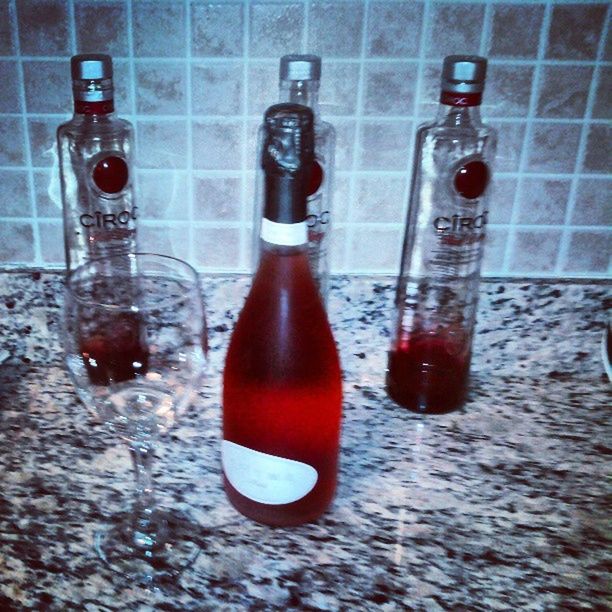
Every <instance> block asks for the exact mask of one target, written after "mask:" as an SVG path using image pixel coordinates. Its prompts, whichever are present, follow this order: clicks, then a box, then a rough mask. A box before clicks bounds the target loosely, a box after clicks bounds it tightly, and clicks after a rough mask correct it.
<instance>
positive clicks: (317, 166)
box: [253, 55, 336, 304]
mask: <svg viewBox="0 0 612 612" xmlns="http://www.w3.org/2000/svg"><path fill="white" fill-rule="evenodd" d="M320 80H321V58H320V57H318V56H317V55H284V56H283V57H281V60H280V73H279V90H280V101H281V102H291V103H294V104H302V105H304V106H308V107H309V108H310V109H311V110H312V112H313V114H314V134H315V156H314V161H313V168H312V171H311V173H310V180H309V182H308V185H307V188H306V196H307V198H306V202H307V213H308V214H307V217H306V224H307V226H308V260H309V262H310V269H311V270H312V275H313V277H314V279H315V282H316V283H317V286H318V288H319V292H320V293H321V298H322V299H323V303H324V304H326V303H327V297H328V293H329V257H330V253H329V251H330V238H331V234H330V231H331V221H332V196H333V179H334V154H335V150H336V131H335V130H334V127H333V126H332V125H331V124H330V123H328V122H327V121H323V120H322V119H321V117H320V113H319V83H320ZM263 140H264V126H261V127H260V128H259V134H258V139H257V141H258V149H257V150H258V151H259V152H261V147H262V146H263ZM256 182H257V184H256V189H255V191H256V205H255V208H254V219H253V228H254V229H253V261H254V268H255V269H256V268H257V263H258V262H259V256H260V243H259V239H260V231H261V221H262V218H263V215H262V212H263V205H264V173H263V170H262V169H259V171H258V173H257V181H256Z"/></svg>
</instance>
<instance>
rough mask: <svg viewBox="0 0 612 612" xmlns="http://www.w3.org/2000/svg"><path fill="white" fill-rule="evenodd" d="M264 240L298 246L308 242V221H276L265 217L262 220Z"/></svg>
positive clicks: (262, 236)
mask: <svg viewBox="0 0 612 612" xmlns="http://www.w3.org/2000/svg"><path fill="white" fill-rule="evenodd" d="M260 236H261V238H262V240H265V241H266V242H271V243H272V244H280V245H282V246H298V245H300V244H306V243H307V242H308V227H307V225H306V221H302V222H301V223H276V222H275V221H270V219H266V218H265V217H264V218H263V219H262V220H261V234H260Z"/></svg>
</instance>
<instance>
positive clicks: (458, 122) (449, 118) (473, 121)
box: [436, 92, 482, 128]
mask: <svg viewBox="0 0 612 612" xmlns="http://www.w3.org/2000/svg"><path fill="white" fill-rule="evenodd" d="M474 95H477V96H478V100H477V103H474V102H476V99H475V98H471V99H470V98H469V97H468V96H474ZM480 96H481V94H451V95H448V94H446V93H445V92H442V95H441V96H440V106H439V107H438V115H437V117H436V124H437V125H443V126H445V127H474V128H475V127H480V126H482V120H481V118H480ZM466 101H467V103H466Z"/></svg>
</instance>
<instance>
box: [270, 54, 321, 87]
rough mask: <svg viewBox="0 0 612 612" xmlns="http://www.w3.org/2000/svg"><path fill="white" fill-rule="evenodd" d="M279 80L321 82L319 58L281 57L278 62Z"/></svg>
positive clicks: (316, 56)
mask: <svg viewBox="0 0 612 612" xmlns="http://www.w3.org/2000/svg"><path fill="white" fill-rule="evenodd" d="M280 80H281V81H319V80H321V58H320V57H319V56H318V55H283V57H281V60H280Z"/></svg>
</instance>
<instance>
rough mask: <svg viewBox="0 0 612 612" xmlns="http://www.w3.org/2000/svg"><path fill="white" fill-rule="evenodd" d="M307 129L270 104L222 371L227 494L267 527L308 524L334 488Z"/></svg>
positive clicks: (326, 340)
mask: <svg viewBox="0 0 612 612" xmlns="http://www.w3.org/2000/svg"><path fill="white" fill-rule="evenodd" d="M312 126H313V116H312V112H311V110H310V109H309V108H307V107H305V106H302V105H298V104H289V103H284V104H278V105H275V106H272V107H270V108H269V109H268V110H267V111H266V114H265V120H264V130H265V138H264V140H263V147H262V155H261V165H262V167H263V170H264V173H265V182H264V190H265V199H264V210H263V220H262V223H261V255H260V258H259V266H258V269H257V272H256V273H255V276H254V279H253V284H252V287H251V291H250V293H249V295H248V297H247V299H246V302H245V304H244V307H243V309H242V312H241V313H240V316H239V318H238V321H237V323H236V327H235V329H234V331H233V334H232V337H231V341H230V346H229V350H228V353H227V358H226V362H225V370H224V374H223V442H222V447H221V448H222V464H223V478H224V485H225V491H226V493H227V496H228V498H229V500H230V501H231V503H232V504H233V505H234V506H235V508H236V509H237V510H238V511H239V512H241V513H242V514H244V515H245V516H247V517H249V518H251V519H253V520H255V521H258V522H260V523H265V524H269V525H285V526H286V525H298V524H301V523H305V522H310V521H314V520H315V519H316V518H317V517H319V516H320V515H321V514H322V513H323V512H324V511H325V509H326V508H327V507H328V505H329V504H330V502H331V500H332V497H333V494H334V490H335V487H336V474H337V468H338V448H339V439H340V420H341V410H342V383H341V373H340V363H339V359H338V353H337V350H336V345H335V343H334V338H333V336H332V332H331V329H330V326H329V322H328V320H327V315H326V312H325V309H324V307H323V303H322V301H321V298H320V295H319V292H318V290H317V286H316V283H315V281H314V279H313V275H312V271H311V269H310V265H309V261H308V233H307V232H308V229H307V220H306V219H307V216H308V213H307V208H306V207H307V201H306V200H307V193H308V182H309V181H310V179H311V177H310V172H311V168H312V159H313V129H312Z"/></svg>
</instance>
